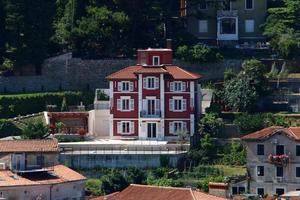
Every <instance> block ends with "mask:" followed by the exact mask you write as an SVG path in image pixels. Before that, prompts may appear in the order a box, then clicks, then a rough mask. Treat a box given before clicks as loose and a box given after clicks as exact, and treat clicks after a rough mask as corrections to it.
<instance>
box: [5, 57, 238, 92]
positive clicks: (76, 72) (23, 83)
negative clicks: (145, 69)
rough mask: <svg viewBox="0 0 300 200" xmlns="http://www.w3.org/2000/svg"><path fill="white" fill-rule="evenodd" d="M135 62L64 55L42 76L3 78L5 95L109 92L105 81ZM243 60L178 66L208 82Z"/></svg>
mask: <svg viewBox="0 0 300 200" xmlns="http://www.w3.org/2000/svg"><path fill="white" fill-rule="evenodd" d="M136 62H137V61H136V60H135V59H114V60H113V59H111V60H81V59H79V58H71V54H64V55H61V56H58V57H53V58H50V59H48V60H46V61H45V63H44V65H43V68H42V75H41V76H12V77H3V76H0V93H1V92H22V91H30V92H31V91H34V92H40V91H43V90H44V91H57V90H60V89H61V90H80V89H86V88H90V89H95V88H108V81H106V80H105V77H106V76H107V75H109V74H111V73H113V72H116V71H118V70H120V69H122V68H125V67H127V66H130V65H134V64H136ZM241 62H242V60H225V61H222V62H220V63H204V64H193V65H192V64H189V63H185V62H182V61H178V60H174V64H177V65H179V66H182V67H183V68H185V69H188V70H190V71H193V72H198V73H201V74H203V75H204V79H216V78H223V71H224V69H225V68H226V67H233V68H235V69H237V68H240V65H241Z"/></svg>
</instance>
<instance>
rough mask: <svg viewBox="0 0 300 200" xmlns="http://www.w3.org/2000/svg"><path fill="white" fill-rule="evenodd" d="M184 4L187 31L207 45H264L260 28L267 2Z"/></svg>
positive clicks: (184, 0) (229, 0)
mask: <svg viewBox="0 0 300 200" xmlns="http://www.w3.org/2000/svg"><path fill="white" fill-rule="evenodd" d="M212 2H213V1H203V2H201V3H197V4H195V2H193V1H188V0H182V2H181V7H184V8H182V9H181V15H183V16H185V17H186V19H187V29H188V31H189V32H190V33H191V34H193V35H194V36H196V37H197V38H198V39H199V40H201V41H204V42H213V43H215V42H217V43H219V44H222V43H226V42H227V41H233V42H234V43H240V44H242V43H249V45H250V43H254V42H255V43H256V42H258V41H264V39H265V38H264V36H263V35H262V28H261V25H262V24H264V22H265V18H266V14H267V0H224V1H222V0H221V1H219V3H212Z"/></svg>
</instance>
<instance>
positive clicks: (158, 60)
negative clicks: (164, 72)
mask: <svg viewBox="0 0 300 200" xmlns="http://www.w3.org/2000/svg"><path fill="white" fill-rule="evenodd" d="M153 65H154V66H158V65H160V58H159V56H153Z"/></svg>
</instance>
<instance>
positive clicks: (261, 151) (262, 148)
mask: <svg viewBox="0 0 300 200" xmlns="http://www.w3.org/2000/svg"><path fill="white" fill-rule="evenodd" d="M256 148H257V155H258V156H263V155H265V145H263V144H258V145H257V146H256Z"/></svg>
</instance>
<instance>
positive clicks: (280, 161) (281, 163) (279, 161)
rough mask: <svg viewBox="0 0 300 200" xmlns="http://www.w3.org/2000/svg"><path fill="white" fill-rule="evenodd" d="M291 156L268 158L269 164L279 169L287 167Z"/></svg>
mask: <svg viewBox="0 0 300 200" xmlns="http://www.w3.org/2000/svg"><path fill="white" fill-rule="evenodd" d="M290 160H291V156H290V155H286V154H284V155H272V154H270V155H269V156H268V161H269V163H271V164H273V165H275V166H278V167H285V166H287V164H288V163H289V162H290Z"/></svg>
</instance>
